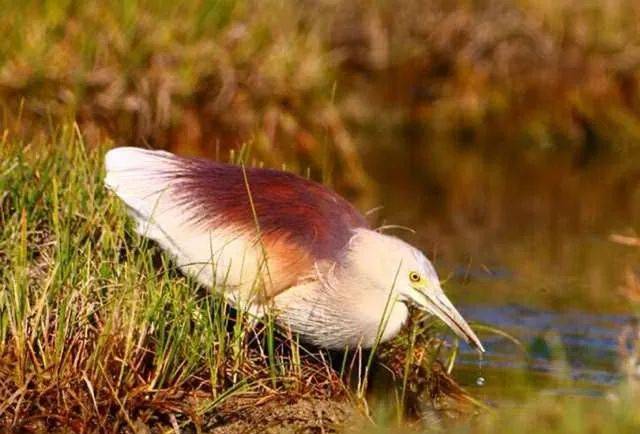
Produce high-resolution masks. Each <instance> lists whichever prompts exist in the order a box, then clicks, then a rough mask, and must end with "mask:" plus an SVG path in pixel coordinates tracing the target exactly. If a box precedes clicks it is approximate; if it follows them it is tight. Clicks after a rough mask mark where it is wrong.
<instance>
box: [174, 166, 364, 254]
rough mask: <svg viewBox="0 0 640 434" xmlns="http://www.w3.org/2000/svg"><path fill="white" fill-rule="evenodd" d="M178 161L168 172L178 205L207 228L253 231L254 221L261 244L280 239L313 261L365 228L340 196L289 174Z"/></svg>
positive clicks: (334, 251)
mask: <svg viewBox="0 0 640 434" xmlns="http://www.w3.org/2000/svg"><path fill="white" fill-rule="evenodd" d="M174 158H179V157H174ZM179 160H180V162H181V164H180V165H179V167H180V169H178V170H176V171H174V172H172V173H171V176H172V177H173V178H174V181H175V185H176V187H177V188H176V192H177V193H178V201H179V202H181V204H182V205H185V206H188V207H190V208H193V209H194V210H196V212H195V214H196V215H197V216H198V220H200V222H201V223H205V224H206V225H207V226H209V225H211V226H214V227H215V226H218V225H219V226H225V225H229V224H230V223H231V224H232V225H233V226H236V227H242V228H244V229H246V230H247V231H255V228H256V224H255V217H257V221H258V225H259V228H260V232H261V234H262V236H263V237H264V239H265V240H267V241H269V242H270V243H271V244H274V245H275V244H277V243H278V240H281V239H283V240H285V241H286V244H287V245H290V246H291V244H294V245H295V248H297V249H300V250H301V251H300V252H295V251H291V252H290V254H292V255H297V254H302V255H306V256H310V257H311V258H312V259H313V260H316V261H318V260H325V259H328V260H337V259H339V255H340V254H341V252H342V251H343V248H344V247H345V245H346V244H347V242H348V241H349V239H350V237H351V236H352V235H353V230H354V229H356V228H361V227H367V226H368V225H367V222H366V220H365V219H364V217H363V216H362V214H360V213H359V212H358V211H357V210H356V209H355V208H354V207H353V206H352V205H351V204H349V203H348V202H347V201H346V200H344V199H343V198H342V197H340V196H339V195H337V194H336V193H334V192H332V191H331V190H329V189H328V188H326V187H324V186H323V185H321V184H318V183H316V182H313V181H309V180H306V179H304V178H301V177H299V176H296V175H293V174H291V173H287V172H282V171H277V170H270V169H259V168H246V169H244V173H243V169H242V168H241V167H238V166H231V165H226V164H220V163H214V162H211V161H207V160H202V159H187V158H179ZM245 173H246V181H245ZM250 199H252V201H253V209H255V216H254V212H253V210H252V206H251V201H250ZM291 247H294V246H291Z"/></svg>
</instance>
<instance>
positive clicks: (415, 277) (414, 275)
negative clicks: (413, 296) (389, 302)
mask: <svg viewBox="0 0 640 434" xmlns="http://www.w3.org/2000/svg"><path fill="white" fill-rule="evenodd" d="M409 280H410V281H412V282H413V283H418V282H420V280H421V278H420V275H419V274H418V273H416V272H415V271H412V272H411V273H409Z"/></svg>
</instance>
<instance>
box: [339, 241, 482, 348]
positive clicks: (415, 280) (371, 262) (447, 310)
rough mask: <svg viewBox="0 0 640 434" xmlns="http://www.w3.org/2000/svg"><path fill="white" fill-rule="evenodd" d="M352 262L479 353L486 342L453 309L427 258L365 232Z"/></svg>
mask: <svg viewBox="0 0 640 434" xmlns="http://www.w3.org/2000/svg"><path fill="white" fill-rule="evenodd" d="M351 256H352V260H354V262H355V263H354V264H353V265H355V266H357V267H358V268H359V269H360V271H361V272H362V273H366V274H367V276H368V280H369V282H370V284H371V285H374V286H377V287H380V288H386V289H387V290H389V289H391V291H392V296H393V298H394V299H395V301H396V302H404V303H406V304H411V305H414V306H415V307H417V308H418V309H421V310H424V311H427V312H429V313H430V314H432V315H435V316H437V317H438V318H439V319H440V320H442V321H443V322H444V323H445V324H446V325H447V326H449V328H451V330H453V332H454V333H455V334H456V335H458V336H459V337H460V338H462V339H464V340H465V341H466V342H467V343H468V344H470V345H471V346H473V347H475V348H476V349H477V350H478V351H481V352H484V348H483V347H482V343H481V342H480V340H479V339H478V337H477V336H476V334H475V333H474V331H473V330H472V329H471V327H470V326H469V324H468V323H467V322H466V321H465V319H464V318H463V317H462V315H460V313H459V312H458V310H457V309H456V308H455V307H454V306H453V304H452V303H451V301H450V300H449V298H448V297H447V296H446V295H445V293H444V291H443V290H442V287H441V285H440V280H439V279H438V275H437V273H436V271H435V269H434V268H433V265H431V262H430V261H429V260H428V259H427V258H426V257H425V255H424V254H423V253H422V252H421V251H419V250H418V249H416V248H414V247H413V246H411V245H409V244H407V243H405V242H404V241H402V240H400V239H398V238H395V237H391V236H388V235H383V234H379V233H377V232H373V231H368V230H367V231H361V232H360V233H358V234H357V235H356V236H355V237H354V239H353V241H352V255H351Z"/></svg>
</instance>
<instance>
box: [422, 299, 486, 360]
mask: <svg viewBox="0 0 640 434" xmlns="http://www.w3.org/2000/svg"><path fill="white" fill-rule="evenodd" d="M423 294H424V296H425V299H426V303H425V304H424V305H423V306H420V307H422V308H423V309H425V310H426V311H428V312H429V313H431V314H433V315H435V316H437V317H438V318H440V319H441V320H442V322H444V323H445V324H446V325H448V326H449V328H450V329H451V330H453V331H454V333H455V334H456V335H458V336H459V337H461V338H462V339H464V340H465V341H466V342H467V343H468V344H469V345H471V346H472V347H475V348H476V349H477V350H478V351H480V352H481V353H484V347H483V346H482V343H481V342H480V339H478V336H476V334H475V333H474V331H473V330H471V327H470V326H469V324H467V322H466V321H465V319H464V318H463V317H462V315H460V312H458V310H457V309H456V308H455V307H454V306H453V304H452V303H451V301H449V299H448V298H447V296H446V295H445V294H444V292H443V291H442V289H440V288H437V289H432V290H429V291H428V292H423Z"/></svg>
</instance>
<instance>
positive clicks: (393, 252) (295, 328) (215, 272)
mask: <svg viewBox="0 0 640 434" xmlns="http://www.w3.org/2000/svg"><path fill="white" fill-rule="evenodd" d="M105 169H106V175H105V179H104V182H105V185H106V187H107V189H108V190H110V191H111V192H113V193H114V194H115V195H116V196H117V197H118V198H120V199H121V200H122V201H123V202H124V204H125V205H126V208H127V210H128V213H129V215H130V216H131V217H132V218H133V220H135V228H136V232H137V233H138V234H140V235H142V236H143V237H146V238H149V239H151V240H153V241H155V242H156V243H157V244H158V245H159V246H160V247H161V248H162V249H163V250H165V251H166V252H167V253H168V254H169V256H170V257H171V259H172V261H173V262H174V264H175V265H176V266H177V268H179V269H180V270H181V272H182V273H184V274H185V275H188V276H193V277H194V278H195V279H196V281H197V282H198V283H199V284H201V285H203V286H204V287H207V288H210V289H211V290H214V291H219V292H220V293H221V294H222V295H223V296H224V299H225V300H226V301H227V302H228V303H229V304H230V305H231V306H234V307H235V308H236V309H238V308H241V309H246V311H247V312H250V313H252V314H253V315H255V317H256V318H262V317H263V316H264V315H267V314H270V315H271V314H273V315H274V318H275V321H276V323H277V324H278V325H279V326H281V327H285V328H288V329H289V330H291V331H292V332H293V333H295V334H297V335H298V336H299V337H300V338H301V340H302V341H304V342H308V343H310V344H312V345H316V346H318V347H320V348H326V349H330V350H345V349H349V348H357V347H361V348H371V347H374V346H375V345H377V344H378V343H380V342H384V341H387V340H389V339H391V338H393V337H394V336H395V335H397V334H398V332H399V331H400V330H401V329H402V327H403V325H404V324H405V323H406V322H407V320H408V317H409V307H410V306H415V307H416V308H417V309H419V310H422V311H426V312H427V313H428V314H431V315H435V316H436V317H437V318H439V319H440V320H442V321H443V322H444V323H445V324H446V325H447V326H448V327H449V328H450V329H451V330H452V331H453V332H454V333H455V334H456V335H458V336H459V337H460V338H462V339H463V340H464V341H466V342H467V343H468V344H469V345H470V346H471V347H473V348H475V349H476V350H477V351H479V352H484V348H483V346H482V343H481V342H480V340H479V339H478V337H477V336H476V334H475V333H474V331H473V330H472V329H471V327H470V326H469V324H468V323H467V322H466V321H465V320H464V318H463V317H462V315H461V314H460V313H459V312H458V310H457V309H456V308H455V307H454V305H453V304H452V303H451V301H450V300H449V298H447V296H446V295H445V293H444V291H443V289H442V287H441V284H440V280H439V278H438V275H437V273H436V271H435V269H434V267H433V265H432V264H431V262H430V261H429V260H428V259H427V257H426V256H425V255H424V254H423V253H422V252H421V251H420V250H418V249H417V248H415V247H413V246H411V245H410V244H408V243H406V242H405V241H403V240H401V239H400V238H397V237H394V236H391V235H389V234H385V233H382V232H380V231H377V230H374V229H372V228H371V227H370V226H369V224H368V223H367V221H366V219H365V217H364V216H363V214H361V213H360V212H359V211H358V210H357V209H356V208H355V207H354V206H352V205H351V204H350V203H349V202H348V201H347V200H345V199H344V198H342V197H341V196H339V195H338V194H337V193H335V192H334V191H332V190H331V189H329V188H328V187H326V186H324V185H322V184H320V183H317V182H314V181H312V180H309V179H306V178H303V177H300V176H297V175H295V174H293V173H290V172H286V171H280V170H275V169H267V168H258V167H245V166H243V165H232V164H224V163H220V162H214V161H210V160H207V159H203V158H191V157H183V156H178V155H175V154H173V153H170V152H167V151H162V150H148V149H142V148H136V147H117V148H114V149H111V150H110V151H108V152H107V153H106V155H105Z"/></svg>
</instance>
